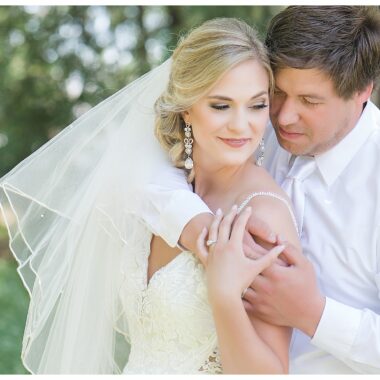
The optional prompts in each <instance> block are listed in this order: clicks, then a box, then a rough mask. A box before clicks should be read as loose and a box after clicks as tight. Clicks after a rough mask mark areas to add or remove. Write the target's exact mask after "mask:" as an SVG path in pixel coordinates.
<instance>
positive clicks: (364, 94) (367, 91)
mask: <svg viewBox="0 0 380 380" xmlns="http://www.w3.org/2000/svg"><path fill="white" fill-rule="evenodd" d="M373 86H374V83H373V82H371V83H370V84H368V85H367V86H366V87H364V88H363V90H361V91H358V97H359V99H360V103H361V104H363V103H365V102H366V101H368V99H369V98H370V96H371V94H372V91H373Z"/></svg>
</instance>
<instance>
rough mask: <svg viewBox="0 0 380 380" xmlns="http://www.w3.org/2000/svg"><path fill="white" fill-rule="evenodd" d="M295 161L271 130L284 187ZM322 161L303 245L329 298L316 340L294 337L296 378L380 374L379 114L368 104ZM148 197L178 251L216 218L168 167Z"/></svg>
mask: <svg viewBox="0 0 380 380" xmlns="http://www.w3.org/2000/svg"><path fill="white" fill-rule="evenodd" d="M289 158H290V153H288V152H286V151H285V150H283V149H282V148H281V147H279V145H278V143H277V140H276V137H275V134H274V132H273V130H272V128H270V129H268V133H267V136H266V149H265V161H264V165H265V166H266V167H267V169H268V170H269V172H270V173H271V174H272V175H273V177H274V178H275V179H276V181H277V182H278V183H279V184H281V183H282V181H283V180H284V178H285V176H286V174H287V172H288V171H289ZM315 160H316V164H317V170H316V171H315V172H314V173H313V174H312V175H311V176H309V177H308V178H307V179H306V180H305V182H304V186H305V193H306V196H305V208H304V213H305V214H304V225H303V232H302V235H301V241H302V246H303V250H304V254H305V255H306V257H307V258H308V259H309V260H311V262H312V263H313V264H314V267H315V269H316V272H317V276H318V280H319V286H320V289H321V290H322V292H323V294H324V295H326V297H327V298H326V306H325V309H324V311H323V315H322V318H321V321H320V323H319V325H318V328H317V331H316V333H315V335H314V337H313V338H312V339H310V338H308V337H307V336H305V335H304V334H303V333H301V332H299V331H295V332H294V333H293V338H292V342H291V365H290V371H291V373H331V374H334V373H336V374H338V373H339V374H343V373H380V246H379V244H380V176H378V174H377V173H378V171H379V170H380V111H379V109H378V108H377V107H376V106H375V105H374V104H373V103H371V102H368V103H367V106H366V107H365V109H364V111H363V113H362V116H361V118H360V120H359V122H358V124H357V125H356V126H355V128H354V129H353V130H352V131H351V132H350V133H349V134H348V135H347V136H346V137H345V138H344V139H343V140H342V141H341V142H340V143H339V144H337V145H336V146H335V147H333V148H332V149H330V150H329V151H328V152H326V153H324V154H321V155H319V156H316V157H315ZM142 196H143V197H144V198H145V203H144V204H145V205H146V207H145V209H144V210H142V217H143V219H144V220H145V222H146V223H147V224H148V225H149V226H150V228H151V229H152V230H153V231H154V232H155V233H158V234H160V235H161V236H162V237H163V238H164V239H165V240H166V241H167V242H168V244H170V245H171V246H174V245H176V243H177V241H178V239H179V237H180V234H181V232H182V229H183V227H184V226H185V225H186V223H187V222H188V221H190V219H192V218H193V217H194V216H196V215H198V214H199V213H201V212H210V211H209V209H208V208H207V206H206V205H205V204H204V203H203V202H202V200H201V199H200V198H199V197H198V196H197V195H195V194H194V193H193V192H191V186H189V185H188V184H187V183H186V180H185V177H184V175H183V173H182V171H181V170H178V169H175V168H173V167H163V168H162V175H159V176H157V178H156V179H155V180H154V181H153V182H152V184H151V185H150V186H149V187H148V188H147V189H146V191H145V192H143V193H142Z"/></svg>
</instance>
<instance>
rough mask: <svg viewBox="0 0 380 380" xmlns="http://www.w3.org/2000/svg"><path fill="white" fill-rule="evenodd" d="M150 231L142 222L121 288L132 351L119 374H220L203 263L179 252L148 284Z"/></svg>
mask: <svg viewBox="0 0 380 380" xmlns="http://www.w3.org/2000/svg"><path fill="white" fill-rule="evenodd" d="M151 237H152V234H151V233H150V232H149V230H148V229H147V228H146V227H145V226H141V230H140V231H139V233H136V234H135V240H134V241H131V240H130V241H129V242H128V243H130V247H133V251H129V252H128V254H126V257H125V270H124V271H125V272H126V273H128V276H127V278H126V280H125V283H124V289H123V291H122V295H123V301H124V310H125V314H126V318H127V322H128V330H129V334H130V342H131V351H130V355H129V358H128V363H127V365H126V366H125V368H124V371H123V372H124V373H132V374H138V373H141V374H174V373H178V374H196V373H200V372H201V373H202V372H203V373H221V372H222V370H221V366H220V360H219V356H218V354H217V351H216V347H217V335H216V329H215V323H214V319H213V316H212V310H211V307H210V304H209V301H208V294H207V285H206V275H205V271H204V268H203V265H202V264H201V263H200V261H199V260H198V259H197V258H196V257H195V256H194V255H193V254H192V253H191V252H189V251H183V252H181V253H180V254H179V255H178V256H176V257H175V258H174V259H173V260H172V261H170V262H169V263H168V264H167V265H165V266H164V267H162V268H160V269H159V270H158V271H157V272H155V273H154V274H153V276H152V277H151V279H150V281H149V283H147V271H148V258H149V254H150V240H151Z"/></svg>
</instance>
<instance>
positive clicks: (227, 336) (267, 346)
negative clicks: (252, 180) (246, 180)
mask: <svg viewBox="0 0 380 380" xmlns="http://www.w3.org/2000/svg"><path fill="white" fill-rule="evenodd" d="M272 215H273V214H272ZM273 216H274V215H273ZM218 218H219V219H218ZM220 218H221V216H218V217H217V218H215V221H214V222H213V224H212V226H211V227H210V232H209V237H208V238H209V239H211V240H216V239H217V240H218V243H217V244H216V245H215V246H214V247H212V248H211V249H210V252H207V250H206V248H205V246H204V238H205V236H206V233H205V232H203V234H202V235H201V236H200V238H199V240H198V245H199V250H200V252H201V253H202V255H203V256H204V261H205V262H206V270H207V279H208V290H209V299H210V303H211V305H212V309H213V314H214V319H215V325H216V329H217V334H218V341H219V349H220V352H221V359H222V366H223V371H224V372H225V373H286V372H287V371H288V349H289V341H290V330H289V329H288V328H284V327H277V326H273V325H269V324H266V323H263V322H261V321H259V320H254V319H252V321H251V320H250V318H249V317H248V315H247V313H246V311H245V309H244V305H243V302H242V299H241V292H242V291H243V290H244V289H245V288H246V287H247V286H249V284H250V283H251V281H252V280H253V279H254V278H255V277H256V276H257V275H258V274H259V273H260V272H261V271H263V270H264V269H265V268H266V267H268V266H269V265H271V264H272V263H273V262H274V260H275V259H276V257H277V255H278V253H279V250H280V251H281V250H282V249H283V248H284V247H275V248H273V249H272V251H270V253H268V254H267V255H266V256H263V257H261V258H260V259H257V260H251V259H248V258H247V257H245V255H244V253H243V249H242V243H241V236H242V235H243V233H244V228H245V225H246V223H247V220H248V218H249V211H244V212H243V213H242V214H241V215H240V216H239V218H238V219H237V221H236V223H235V224H234V227H233V228H232V232H231V225H232V220H233V212H232V213H229V214H228V215H227V216H226V217H225V218H224V219H223V221H222V222H221V224H220V227H219V229H218V227H217V226H218V224H219V222H220ZM215 231H216V232H215ZM230 232H231V234H230ZM230 235H231V237H230ZM276 249H277V252H276Z"/></svg>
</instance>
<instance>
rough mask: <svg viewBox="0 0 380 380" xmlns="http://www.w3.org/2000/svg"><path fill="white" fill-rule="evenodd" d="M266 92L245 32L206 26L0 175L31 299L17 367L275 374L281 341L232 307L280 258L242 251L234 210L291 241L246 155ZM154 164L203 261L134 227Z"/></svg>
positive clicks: (253, 40) (264, 177)
mask: <svg viewBox="0 0 380 380" xmlns="http://www.w3.org/2000/svg"><path fill="white" fill-rule="evenodd" d="M272 86H273V77H272V73H271V70H270V66H269V62H268V59H267V56H266V53H265V50H264V48H263V46H262V44H261V42H260V41H259V39H258V37H257V35H256V32H255V31H254V30H253V29H252V28H250V27H249V26H248V25H247V24H245V23H244V22H241V21H238V20H235V19H215V20H211V21H208V22H206V23H204V24H203V25H201V26H200V27H198V28H196V29H194V30H193V31H192V32H191V33H189V35H188V36H187V37H186V38H184V39H182V40H181V41H180V42H179V44H178V46H177V48H176V49H175V51H174V53H173V56H172V58H171V59H169V60H168V61H167V62H165V63H164V64H162V65H161V66H160V67H158V68H157V69H155V70H153V71H152V72H150V73H148V74H146V75H145V76H143V77H142V78H140V79H138V80H137V81H135V82H133V83H132V84H130V85H129V86H127V87H126V88H125V89H123V90H121V91H120V92H119V93H117V94H115V95H114V96H112V97H110V98H109V99H107V100H105V101H104V102H102V103H101V104H100V105H98V106H97V107H95V108H94V109H93V110H91V111H90V112H88V113H87V114H85V115H84V116H83V117H81V118H80V119H78V120H77V121H76V122H74V123H73V124H72V125H71V126H70V127H68V128H66V129H65V130H64V131H63V132H62V133H61V134H59V135H58V136H56V137H55V138H54V139H53V140H51V141H50V142H49V143H47V144H46V145H45V146H43V147H42V148H41V149H39V150H38V151H37V152H35V153H34V154H32V155H31V156H30V157H28V158H27V159H26V160H24V161H23V162H22V163H21V164H19V165H18V166H17V167H16V168H15V169H13V170H12V171H11V172H10V173H8V174H7V175H6V176H4V177H3V178H2V179H1V180H0V185H1V187H0V190H1V193H0V201H1V207H2V210H4V209H6V210H10V211H11V215H10V217H8V218H7V219H6V222H7V226H8V231H9V235H10V248H11V250H12V252H13V253H14V255H15V257H16V258H17V260H18V262H19V268H18V271H19V273H20V275H21V278H22V279H23V281H24V284H25V286H26V288H27V290H28V291H29V293H30V296H31V301H30V307H29V312H28V318H27V322H26V328H25V334H24V340H23V347H22V359H23V363H24V365H25V366H26V368H27V369H29V370H30V371H31V372H32V373H121V372H123V373H156V374H157V373H199V372H205V373H221V372H224V373H284V372H287V370H288V346H289V339H290V331H289V330H288V329H287V328H284V327H277V326H272V325H269V324H266V323H264V322H261V321H260V320H256V319H254V318H252V319H249V318H248V316H247V314H246V312H245V310H244V307H243V301H242V298H241V297H242V293H243V292H244V289H245V288H247V287H248V286H249V284H250V283H251V282H252V280H253V279H254V277H255V276H257V275H258V274H259V273H260V272H261V271H262V270H264V269H265V268H266V267H268V266H269V265H270V264H271V263H272V262H273V261H274V260H275V259H276V257H277V256H278V255H279V254H280V253H281V251H282V250H283V249H284V246H277V247H275V248H273V249H272V250H271V251H270V253H269V254H268V255H267V256H264V257H262V258H260V259H258V260H252V259H250V258H247V257H245V255H244V253H243V248H242V245H243V235H244V230H245V225H246V223H247V220H248V217H249V215H250V207H255V209H257V210H259V212H260V214H262V215H263V219H264V221H266V222H267V223H268V224H269V225H270V226H271V227H272V228H273V229H274V230H275V231H276V232H277V233H280V234H281V235H283V236H286V238H287V239H288V240H289V241H290V242H292V243H293V244H295V245H297V244H298V238H297V233H296V226H295V223H294V217H293V214H292V211H291V208H290V206H289V203H288V200H287V198H286V196H285V195H284V193H283V192H282V190H281V189H280V188H279V187H278V186H277V185H276V184H275V183H274V181H273V179H272V178H271V177H270V176H269V175H268V174H267V173H266V172H265V171H264V169H262V168H260V167H259V166H258V165H256V163H255V161H254V160H253V159H252V157H253V156H252V155H253V153H254V152H255V150H256V149H257V148H258V146H259V145H260V141H261V138H262V136H263V133H264V130H265V127H266V125H267V122H268V105H269V104H268V102H269V96H270V91H271V89H272ZM154 125H155V134H156V137H157V138H155V136H154V135H153V130H154ZM157 140H158V141H159V142H160V144H161V145H160V144H158V142H157ZM163 148H164V149H163ZM165 151H167V152H168V154H167V153H165ZM168 156H169V157H170V159H171V160H172V162H174V164H175V165H176V166H177V168H178V170H182V169H184V174H183V175H186V176H187V179H188V182H189V186H190V187H191V188H192V189H193V191H194V192H196V193H197V194H198V195H199V196H200V197H202V199H203V200H204V201H205V202H206V203H207V205H208V206H209V207H210V209H211V210H212V211H213V212H214V213H215V217H214V220H213V223H212V225H211V226H210V228H209V230H208V231H207V229H204V230H203V232H202V234H201V235H200V237H199V239H198V249H199V252H198V254H199V256H200V257H201V258H202V261H203V263H204V264H205V267H204V266H203V265H202V264H201V262H200V261H199V259H198V258H197V257H196V256H195V255H194V254H192V253H191V252H189V251H186V250H181V249H179V248H172V247H170V246H169V245H167V244H166V242H165V241H164V240H162V239H161V238H160V237H159V236H158V234H157V231H154V228H152V227H151V226H149V225H148V224H147V223H146V222H145V221H144V220H143V219H142V213H141V210H144V212H149V210H148V209H147V205H146V203H144V191H145V189H146V188H149V186H151V185H152V183H154V181H153V179H154V178H157V176H160V178H161V179H163V180H165V172H164V171H163V170H160V168H162V167H164V166H165V165H167V161H168ZM258 161H260V159H259V160H258ZM258 163H259V162H258ZM164 164H165V165H164ZM187 207H190V205H187V204H184V205H183V213H185V214H186V212H187ZM7 214H8V213H7ZM224 214H226V215H225V216H223V215H224ZM4 215H5V213H4ZM173 228H177V227H176V226H173ZM206 237H207V242H205V239H206ZM129 351H130V352H129ZM128 352H129V354H128Z"/></svg>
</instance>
